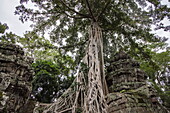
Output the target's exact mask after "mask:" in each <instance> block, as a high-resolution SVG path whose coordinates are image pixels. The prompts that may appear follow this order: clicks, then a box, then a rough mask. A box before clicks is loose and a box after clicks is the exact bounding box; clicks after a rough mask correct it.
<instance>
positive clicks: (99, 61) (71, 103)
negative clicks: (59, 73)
mask: <svg viewBox="0 0 170 113" xmlns="http://www.w3.org/2000/svg"><path fill="white" fill-rule="evenodd" d="M82 62H83V63H84V64H86V65H87V66H88V67H89V70H88V73H87V74H86V75H85V74H84V73H83V71H81V67H80V72H79V74H78V76H77V77H76V79H75V81H74V82H73V84H75V83H76V84H77V85H71V87H70V88H68V90H67V91H66V92H65V93H64V94H63V95H62V96H61V97H59V98H58V99H57V100H56V102H55V103H52V104H49V105H44V108H43V109H44V110H43V113H64V112H72V113H76V110H77V109H78V108H81V109H82V112H83V113H107V104H106V102H105V95H106V94H107V93H108V90H107V85H106V80H105V72H104V60H103V41H102V31H101V28H100V27H99V26H98V24H97V23H93V24H92V25H91V27H90V30H89V44H88V46H87V49H86V55H85V57H84V58H83V60H82ZM85 78H87V80H86V79H85ZM40 105H41V106H43V105H42V104H40ZM37 108H39V107H37ZM36 111H37V110H36V109H35V112H36ZM36 113H37V112H36Z"/></svg>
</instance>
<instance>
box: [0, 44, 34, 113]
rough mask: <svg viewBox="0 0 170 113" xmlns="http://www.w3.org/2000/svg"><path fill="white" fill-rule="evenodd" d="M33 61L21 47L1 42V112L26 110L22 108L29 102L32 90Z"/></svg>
mask: <svg viewBox="0 0 170 113" xmlns="http://www.w3.org/2000/svg"><path fill="white" fill-rule="evenodd" d="M32 62H33V60H32V59H30V58H29V57H26V56H25V55H24V51H23V49H22V48H21V47H19V46H17V45H13V44H4V43H0V92H2V101H1V104H0V112H2V113H23V112H24V111H22V110H23V109H22V108H23V107H24V106H25V104H27V103H28V102H29V101H28V98H29V96H30V92H31V80H32V77H33V70H32V69H31V67H30V66H31V63H32ZM24 110H25V109H24Z"/></svg>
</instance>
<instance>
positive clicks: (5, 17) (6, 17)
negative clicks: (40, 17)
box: [0, 0, 170, 45]
mask: <svg viewBox="0 0 170 113" xmlns="http://www.w3.org/2000/svg"><path fill="white" fill-rule="evenodd" d="M19 1H20V0H1V4H0V22H1V23H6V24H7V25H8V26H9V30H8V31H12V32H13V33H15V34H16V35H19V36H23V33H25V31H29V30H31V28H30V25H31V24H32V23H31V22H25V23H22V22H21V21H20V20H19V16H18V15H14V11H15V7H16V6H18V5H19ZM163 3H164V4H168V5H169V6H170V2H168V0H163ZM28 6H29V7H32V5H30V4H28ZM164 24H166V25H170V21H168V20H165V21H164ZM154 32H155V31H154ZM155 33H157V34H158V35H159V36H166V37H169V40H168V43H169V45H170V32H164V31H163V30H159V31H156V32H155Z"/></svg>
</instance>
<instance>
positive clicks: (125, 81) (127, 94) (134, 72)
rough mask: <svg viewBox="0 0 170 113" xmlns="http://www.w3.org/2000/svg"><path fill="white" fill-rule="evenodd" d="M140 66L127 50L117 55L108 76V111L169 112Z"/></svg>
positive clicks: (120, 112) (118, 112)
mask: <svg viewBox="0 0 170 113" xmlns="http://www.w3.org/2000/svg"><path fill="white" fill-rule="evenodd" d="M139 66H140V65H139V63H138V62H136V61H135V60H133V59H132V58H130V57H129V56H128V55H127V54H126V53H125V52H120V53H117V54H116V55H115V58H114V59H113V61H112V63H111V66H110V67H109V68H108V75H107V77H106V81H107V84H108V88H109V95H108V96H107V97H106V98H107V104H108V113H168V111H167V109H166V108H165V107H164V106H162V105H161V104H160V103H159V100H158V97H157V92H156V90H155V89H154V88H153V87H152V86H151V85H149V84H148V83H147V75H146V74H145V72H143V71H142V70H140V69H139Z"/></svg>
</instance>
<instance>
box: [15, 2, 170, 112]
mask: <svg viewBox="0 0 170 113" xmlns="http://www.w3.org/2000/svg"><path fill="white" fill-rule="evenodd" d="M24 1H28V0H21V3H23V2H24ZM32 2H33V3H35V4H36V5H37V6H38V7H39V8H40V9H41V10H33V9H28V8H25V6H24V5H23V4H21V5H20V6H18V7H16V12H15V13H16V14H19V15H21V16H20V20H21V21H22V22H25V21H26V20H28V19H30V20H32V21H34V22H36V24H35V25H34V31H36V32H40V33H42V34H44V32H45V31H46V30H48V29H50V28H51V32H50V40H51V41H52V42H54V43H57V44H58V45H59V48H60V49H62V52H63V53H64V52H67V51H71V52H72V53H76V59H82V57H83V56H84V55H85V57H84V58H83V60H82V62H83V64H85V65H87V67H88V71H87V73H83V72H82V71H81V70H83V69H82V68H80V69H81V70H80V73H79V75H78V76H77V78H76V80H75V82H76V84H78V85H76V86H75V87H74V88H69V89H68V90H67V91H66V92H65V93H64V95H67V96H61V97H60V98H58V99H57V101H56V102H55V103H54V104H52V105H50V107H49V108H48V107H47V109H46V110H45V111H44V112H48V111H53V112H61V111H63V112H64V111H67V110H68V111H70V110H71V111H72V112H75V111H76V109H77V108H79V107H81V108H83V112H98V113H100V112H102V113H105V112H106V110H107V104H106V103H105V99H104V96H105V95H106V94H107V93H108V92H107V86H106V81H105V72H104V58H103V56H105V59H106V60H107V59H108V58H109V57H111V56H113V55H114V53H115V51H117V50H122V49H126V50H129V48H130V49H131V50H132V49H138V50H139V51H138V54H137V55H142V56H143V57H148V56H145V55H147V54H145V51H144V46H146V45H147V44H148V43H156V42H163V41H164V39H163V38H160V37H157V36H155V35H154V34H151V33H150V31H151V28H150V27H151V24H153V23H157V22H159V20H162V18H164V17H165V16H168V17H169V8H168V7H166V6H165V7H164V8H161V7H163V5H161V2H159V1H154V0H147V1H145V0H137V1H136V2H135V1H127V0H120V1H112V0H100V1H99V0H81V1H78V0H75V1H67V0H51V1H48V0H33V1H32ZM147 4H149V6H150V7H149V9H148V10H144V8H145V7H148V5H147ZM159 9H161V11H162V12H163V14H164V15H162V14H160V15H159V14H158V13H157V11H158V10H159ZM161 15H162V16H161ZM153 17H157V18H156V19H154V18H153ZM87 25H88V26H90V28H89V33H88V32H87V30H88V27H87ZM99 26H101V27H102V29H101V28H100V27H99ZM79 33H81V34H82V35H83V36H82V37H80V36H78V34H79ZM87 40H88V44H86V41H87ZM63 41H64V42H65V43H66V44H64V45H63ZM103 42H104V52H105V54H104V55H103V45H102V43H103ZM83 47H87V49H86V51H78V50H82V48H83ZM113 47H114V48H116V49H113ZM135 52H136V51H133V53H135ZM86 84H87V85H86ZM87 86H88V87H87ZM75 88H76V91H75V92H72V90H73V89H75ZM80 95H81V96H80ZM78 99H82V101H81V102H78ZM64 101H67V103H65V102H64ZM62 102H63V103H62ZM101 103H103V104H101ZM65 104H66V105H67V106H66V107H62V108H61V109H60V106H63V105H65Z"/></svg>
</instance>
